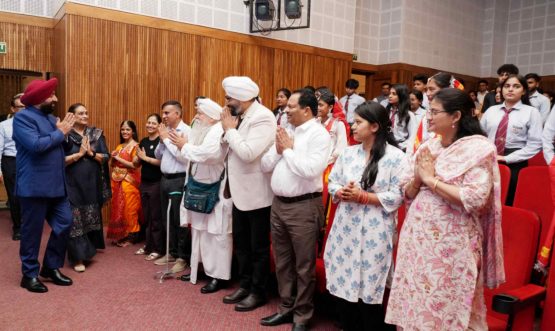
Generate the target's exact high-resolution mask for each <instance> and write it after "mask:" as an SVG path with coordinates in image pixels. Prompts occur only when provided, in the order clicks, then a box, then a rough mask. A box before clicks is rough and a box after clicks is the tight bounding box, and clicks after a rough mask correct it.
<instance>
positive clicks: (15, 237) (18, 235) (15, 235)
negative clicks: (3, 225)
mask: <svg viewBox="0 0 555 331" xmlns="http://www.w3.org/2000/svg"><path fill="white" fill-rule="evenodd" d="M20 239H21V233H20V232H19V229H18V230H13V235H12V240H14V241H18V240H20Z"/></svg>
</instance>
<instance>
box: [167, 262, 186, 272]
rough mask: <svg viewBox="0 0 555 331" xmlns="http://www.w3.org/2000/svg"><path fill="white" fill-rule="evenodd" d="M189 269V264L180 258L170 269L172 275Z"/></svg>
mask: <svg viewBox="0 0 555 331" xmlns="http://www.w3.org/2000/svg"><path fill="white" fill-rule="evenodd" d="M187 267H188V265H187V262H186V261H185V260H184V259H182V258H178V259H177V260H175V264H174V265H173V267H172V268H171V269H170V272H171V273H172V274H177V273H180V272H182V271H183V270H185V269H187Z"/></svg>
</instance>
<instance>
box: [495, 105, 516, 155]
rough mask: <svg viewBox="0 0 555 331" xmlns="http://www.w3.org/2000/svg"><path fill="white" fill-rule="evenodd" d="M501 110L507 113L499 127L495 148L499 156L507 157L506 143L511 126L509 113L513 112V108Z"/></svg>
mask: <svg viewBox="0 0 555 331" xmlns="http://www.w3.org/2000/svg"><path fill="white" fill-rule="evenodd" d="M501 110H503V111H504V112H505V114H504V115H503V118H502V119H501V122H499V126H498V127H497V132H496V133H495V147H496V148H497V155H505V143H506V141H507V128H508V126H509V113H510V112H511V111H513V109H512V108H510V109H507V108H505V107H502V108H501Z"/></svg>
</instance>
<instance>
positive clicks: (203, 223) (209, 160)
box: [177, 123, 232, 234]
mask: <svg viewBox="0 0 555 331" xmlns="http://www.w3.org/2000/svg"><path fill="white" fill-rule="evenodd" d="M223 132H224V131H223V129H222V125H221V124H220V123H217V124H215V125H213V126H212V127H211V128H210V130H209V131H208V133H207V134H206V137H205V138H204V140H203V142H202V144H200V145H196V146H195V145H193V144H189V143H188V144H185V145H184V146H183V147H182V148H181V150H180V151H179V153H178V154H177V158H178V160H182V161H191V162H193V165H192V166H191V171H190V172H191V173H189V172H187V179H185V183H187V180H188V176H190V175H191V174H192V175H193V178H194V179H195V180H196V181H198V182H201V183H214V182H216V181H218V180H219V179H220V176H221V174H222V171H223V170H224V160H225V155H226V150H224V148H223V147H222V145H221V144H220V140H221V137H222V134H223ZM224 186H225V178H224V179H223V180H222V182H221V185H220V194H219V196H220V201H219V202H218V203H217V204H216V206H215V207H214V210H213V211H212V213H211V214H202V213H197V212H193V211H190V210H187V209H185V207H183V203H181V206H180V211H181V225H182V226H187V225H188V224H191V226H192V227H193V228H194V229H197V230H206V231H208V232H209V233H211V234H225V233H231V209H232V202H231V199H224V196H223V191H224Z"/></svg>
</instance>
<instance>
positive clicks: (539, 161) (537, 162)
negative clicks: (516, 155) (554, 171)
mask: <svg viewBox="0 0 555 331" xmlns="http://www.w3.org/2000/svg"><path fill="white" fill-rule="evenodd" d="M528 166H529V167H536V166H542V167H545V166H547V163H546V162H545V159H544V158H543V152H542V151H540V152H539V153H538V154H536V155H534V157H532V158H531V159H529V160H528Z"/></svg>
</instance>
